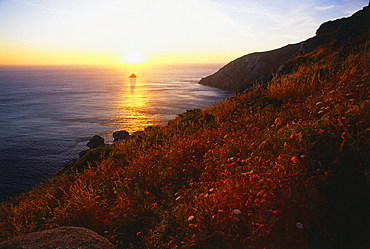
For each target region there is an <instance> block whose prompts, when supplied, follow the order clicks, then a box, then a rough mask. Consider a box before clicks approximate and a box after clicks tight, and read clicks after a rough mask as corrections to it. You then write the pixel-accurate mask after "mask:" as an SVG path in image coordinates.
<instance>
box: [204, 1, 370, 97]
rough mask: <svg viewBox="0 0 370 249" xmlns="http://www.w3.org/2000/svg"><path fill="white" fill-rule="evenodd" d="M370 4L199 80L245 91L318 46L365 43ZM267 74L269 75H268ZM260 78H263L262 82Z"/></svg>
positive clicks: (287, 69)
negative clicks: (301, 39)
mask: <svg viewBox="0 0 370 249" xmlns="http://www.w3.org/2000/svg"><path fill="white" fill-rule="evenodd" d="M369 8H370V7H369V6H367V7H365V8H363V9H362V10H360V11H358V12H356V13H355V14H353V15H352V16H351V17H347V18H342V19H338V20H334V21H328V22H326V23H323V24H322V25H321V26H320V27H319V29H318V30H317V31H316V35H315V36H314V37H312V38H310V39H307V40H306V41H304V42H301V43H297V44H294V45H288V46H285V47H282V48H279V49H276V50H272V51H267V52H260V53H252V54H248V55H244V56H242V57H240V58H238V59H236V60H234V61H232V62H230V63H228V64H227V65H225V66H224V67H222V68H221V69H220V70H219V71H218V72H216V73H214V74H213V75H210V76H207V77H205V78H203V79H201V80H200V81H199V84H203V85H209V86H213V87H217V88H221V89H232V90H238V91H244V90H246V89H248V88H250V87H252V86H253V85H255V84H259V83H260V82H262V81H263V82H267V81H265V80H266V79H268V81H269V80H271V79H273V77H272V76H274V77H276V76H277V77H278V76H281V75H285V74H288V73H290V72H292V70H293V68H292V67H291V65H290V64H292V63H289V60H292V59H296V58H297V59H298V58H299V57H300V56H303V55H306V54H308V53H310V52H312V51H314V50H315V49H317V48H322V50H323V51H324V50H328V49H330V50H337V51H339V50H341V51H345V50H348V49H350V48H351V47H353V46H354V47H356V46H358V44H364V43H365V41H366V40H367V39H369V37H370V33H369V28H370V22H369V20H370V9H369ZM265 76H266V77H265ZM259 81H260V82H259Z"/></svg>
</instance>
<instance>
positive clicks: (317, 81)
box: [0, 51, 370, 248]
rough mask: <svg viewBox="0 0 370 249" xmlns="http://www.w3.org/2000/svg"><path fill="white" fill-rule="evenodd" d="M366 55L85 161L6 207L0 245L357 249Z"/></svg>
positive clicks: (362, 206) (310, 67)
mask: <svg viewBox="0 0 370 249" xmlns="http://www.w3.org/2000/svg"><path fill="white" fill-rule="evenodd" d="M321 52H322V51H321ZM321 52H320V53H321ZM363 55H364V54H363V53H358V54H352V55H350V56H348V57H340V58H339V59H340V60H339V59H338V60H337V64H335V63H334V62H333V61H331V62H328V63H329V64H325V62H321V64H314V63H313V62H312V61H309V63H302V64H301V65H300V66H299V67H297V68H296V72H295V73H293V74H290V75H286V76H284V77H282V78H280V79H278V80H276V81H275V83H274V84H271V85H270V86H267V87H260V88H258V89H255V90H252V91H250V92H248V93H245V94H240V95H237V96H235V97H233V98H230V99H228V100H225V101H224V102H221V103H218V104H216V105H214V106H211V107H208V108H206V109H204V110H199V109H196V110H191V111H187V112H186V113H184V114H182V115H179V117H177V118H176V119H174V120H172V121H171V122H170V123H169V124H168V125H167V126H152V127H148V128H146V129H145V130H144V131H143V132H142V133H139V134H136V135H134V136H132V137H130V138H129V139H127V140H125V141H124V142H121V143H118V144H115V145H106V146H103V147H100V148H97V149H94V150H91V151H89V152H88V153H87V154H86V155H85V156H84V157H82V158H81V159H80V160H79V161H77V162H76V163H75V164H73V165H72V166H71V167H69V168H68V169H65V170H64V171H62V172H61V173H60V174H59V175H58V176H57V177H55V178H54V179H52V180H50V181H49V182H47V183H46V184H43V185H41V186H40V187H37V188H35V189H34V190H32V191H30V192H29V193H25V194H24V195H22V196H20V197H17V198H15V199H13V200H10V201H9V202H6V203H3V204H2V205H1V206H0V240H5V239H7V238H10V237H12V236H15V235H19V234H23V233H28V232H32V231H38V230H43V229H48V228H53V227H59V226H82V227H87V228H90V229H92V230H94V231H96V232H98V233H99V234H101V235H103V236H105V237H106V238H108V239H109V240H110V241H112V242H113V243H114V244H115V245H116V246H117V248H176V247H179V248H190V247H193V248H308V247H314V246H316V245H319V246H320V245H326V244H328V245H334V246H333V247H336V246H345V247H351V246H352V247H356V246H357V245H361V244H360V243H361V242H362V241H364V240H365V239H367V234H365V233H364V232H363V231H366V228H367V225H368V223H367V221H369V217H368V215H369V213H368V207H369V203H368V202H367V201H366V200H369V199H370V198H368V197H369V190H368V179H367V178H366V174H365V173H366V172H368V173H369V165H368V162H369V161H370V158H369V155H370V139H369V137H370V128H369V124H370V111H369V110H370V103H369V102H370V96H369V95H368V93H369V92H370V91H369V90H370V85H369V81H368V79H369V72H368V71H367V70H365V67H364V65H366V63H367V62H366V56H363ZM332 56H333V57H335V56H336V55H332ZM343 58H345V59H343ZM354 60H356V63H354ZM334 69H335V70H334ZM360 72H362V73H360ZM297 84H299V85H300V86H303V87H302V89H300V90H297V89H298V88H299V87H297ZM358 247H360V246H358Z"/></svg>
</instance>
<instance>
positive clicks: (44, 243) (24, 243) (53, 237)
mask: <svg viewBox="0 0 370 249" xmlns="http://www.w3.org/2000/svg"><path fill="white" fill-rule="evenodd" d="M5 248H6V249H21V248H27V249H49V248H50V249H51V248H69V249H77V248H78V249H98V248H99V249H114V246H113V245H112V243H110V242H109V241H108V240H107V239H105V238H103V237H102V236H100V235H98V234H97V233H95V232H93V231H91V230H89V229H86V228H82V227H60V228H56V229H52V230H45V231H40V232H35V233H29V234H24V235H20V236H18V237H15V238H12V239H10V240H7V241H4V242H2V243H0V249H5Z"/></svg>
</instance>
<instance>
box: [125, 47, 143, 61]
mask: <svg viewBox="0 0 370 249" xmlns="http://www.w3.org/2000/svg"><path fill="white" fill-rule="evenodd" d="M121 60H122V62H123V63H125V64H142V63H145V62H147V59H146V58H145V56H144V54H143V53H142V52H141V51H139V50H135V49H131V50H128V51H126V52H125V54H124V55H123V56H122V58H121Z"/></svg>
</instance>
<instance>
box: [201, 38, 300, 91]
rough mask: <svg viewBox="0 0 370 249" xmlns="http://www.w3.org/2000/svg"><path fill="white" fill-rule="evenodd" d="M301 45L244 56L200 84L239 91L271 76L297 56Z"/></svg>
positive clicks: (202, 80) (203, 79)
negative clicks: (255, 81)
mask: <svg viewBox="0 0 370 249" xmlns="http://www.w3.org/2000/svg"><path fill="white" fill-rule="evenodd" d="M301 45H302V44H301V43H297V44H293V45H287V46H285V47H282V48H279V49H275V50H271V51H267V52H256V53H252V54H248V55H244V56H242V57H240V58H238V59H236V60H234V61H232V62H230V63H228V64H227V65H225V66H224V67H222V68H221V69H220V70H218V71H217V72H216V73H214V74H212V75H210V76H207V77H205V78H202V79H201V80H200V81H199V84H202V85H209V86H213V87H217V88H221V89H234V90H235V89H238V88H239V87H240V85H242V84H247V83H249V82H253V81H254V80H256V79H257V78H259V77H260V76H263V75H270V74H272V73H273V72H275V71H276V70H278V68H279V67H280V66H281V65H282V64H283V63H284V62H285V61H287V60H288V59H290V58H291V57H292V56H294V55H295V54H297V52H298V51H299V49H300V48H301Z"/></svg>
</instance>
